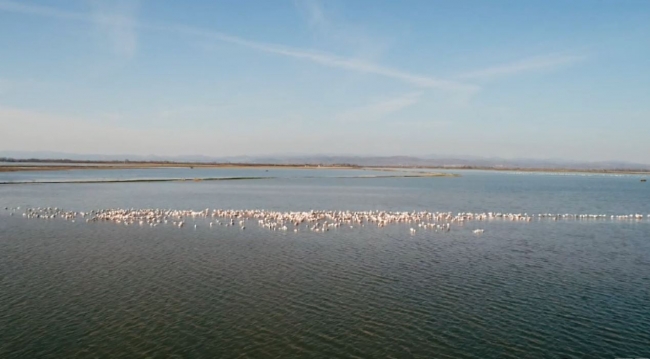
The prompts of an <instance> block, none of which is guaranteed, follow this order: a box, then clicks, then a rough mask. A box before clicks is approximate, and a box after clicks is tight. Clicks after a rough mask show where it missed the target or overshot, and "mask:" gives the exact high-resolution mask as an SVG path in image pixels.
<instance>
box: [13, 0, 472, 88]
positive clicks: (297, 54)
mask: <svg viewBox="0 0 650 359" xmlns="http://www.w3.org/2000/svg"><path fill="white" fill-rule="evenodd" d="M0 11H7V12H14V13H21V14H29V15H38V16H44V17H52V18H59V19H69V20H80V21H86V22H97V21H99V22H101V23H105V24H109V25H110V24H113V25H115V24H116V23H117V25H119V26H122V25H123V24H124V23H127V24H129V26H132V27H134V28H135V27H137V28H143V29H148V30H155V31H172V32H176V33H181V34H186V35H194V36H202V37H206V38H210V39H214V40H218V41H222V42H228V43H231V44H236V45H239V46H243V47H247V48H250V49H253V50H257V51H261V52H266V53H270V54H276V55H281V56H286V57H291V58H295V59H302V60H306V61H310V62H313V63H316V64H319V65H322V66H327V67H333V68H339V69H345V70H350V71H356V72H361V73H368V74H374V75H379V76H383V77H387V78H392V79H394V80H398V81H401V82H404V83H408V84H411V85H413V86H417V87H421V88H434V89H441V90H446V91H459V92H470V93H473V92H475V91H477V90H478V89H479V88H478V86H475V85H470V84H464V83H461V82H457V81H451V80H444V79H437V78H434V77H430V76H425V75H419V74H412V73H409V72H406V71H402V70H398V69H393V68H389V67H384V66H381V65H377V64H374V63H370V62H366V61H362V60H358V59H354V58H345V57H341V56H336V55H333V54H328V53H322V52H314V51H310V50H303V49H296V48H290V47H285V46H280V45H277V44H270V43H263V42H257V41H252V40H248V39H244V38H241V37H238V36H233V35H229V34H226V33H222V32H217V31H208V30H203V29H199V28H195V27H190V26H184V25H150V24H143V23H137V22H135V21H133V20H129V19H128V18H124V17H122V16H115V15H110V16H100V17H97V16H92V14H81V13H74V12H67V11H64V10H59V9H54V8H50V7H45V6H34V5H24V4H20V3H16V2H12V1H0ZM116 19H117V20H116Z"/></svg>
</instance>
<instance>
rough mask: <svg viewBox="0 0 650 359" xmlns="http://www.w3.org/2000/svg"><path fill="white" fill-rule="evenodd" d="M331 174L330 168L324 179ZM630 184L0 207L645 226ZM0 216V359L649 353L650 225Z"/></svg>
mask: <svg viewBox="0 0 650 359" xmlns="http://www.w3.org/2000/svg"><path fill="white" fill-rule="evenodd" d="M324 172H326V171H324ZM649 192H650V190H649V187H648V186H647V185H643V184H641V183H639V181H638V179H635V178H626V177H559V176H516V175H511V174H506V173H481V172H464V173H463V176H462V177H460V178H408V179H398V178H386V179H341V178H316V179H313V178H312V179H306V178H282V179H276V180H269V181H246V182H211V183H202V182H197V183H191V182H190V183H154V184H84V185H79V184H77V185H73V184H64V185H47V184H43V185H29V186H12V185H9V186H0V206H1V207H2V209H4V207H5V206H7V207H16V206H21V207H23V208H25V207H26V206H53V207H60V208H66V209H71V210H80V211H82V210H92V209H98V208H131V207H133V208H179V209H197V210H201V209H204V208H234V209H245V208H258V209H267V210H280V211H297V210H306V211H308V210H310V209H324V210H327V209H331V210H336V209H344V210H372V209H381V210H391V211H410V210H430V211H454V212H458V211H474V212H479V211H503V212H515V213H518V212H522V213H524V212H527V213H549V212H550V213H595V214H596V213H603V214H622V213H644V214H648V213H650V205H649V204H648V202H647V198H650V193H649ZM2 213H3V214H0V357H2V358H12V357H16V358H22V357H29V358H33V357H52V358H61V357H66V358H67V357H83V358H85V357H89V356H98V357H120V356H121V357H144V356H152V357H157V356H161V357H168V356H178V357H240V356H241V357H352V356H356V357H362V358H364V357H365V358H376V357H396V358H398V357H416V358H432V357H449V358H452V357H453V358H485V357H510V358H540V357H562V358H571V357H574V358H584V357H604V358H615V357H644V356H645V357H647V356H650V352H649V351H648V350H649V349H648V345H647V343H650V314H649V313H648V311H647V303H649V302H650V289H649V288H650V241H648V238H650V223H649V222H648V221H639V222H623V223H619V222H612V221H607V222H598V221H559V222H553V221H533V222H530V223H525V224H522V223H510V222H486V223H481V224H480V227H481V228H485V229H486V231H485V233H484V234H482V235H481V236H476V235H474V234H473V233H472V231H471V229H473V228H476V227H475V226H474V225H473V224H468V225H467V227H466V228H464V229H462V230H461V229H459V230H453V231H451V232H448V233H447V232H445V233H442V232H423V231H418V233H417V234H415V235H409V234H408V231H407V230H405V228H404V227H403V226H399V225H396V226H390V227H386V228H381V229H379V228H374V227H373V228H364V229H363V230H361V229H356V230H355V229H347V230H345V231H336V230H333V231H329V232H327V233H313V232H307V231H305V232H299V233H293V232H280V231H268V230H263V229H261V228H258V227H254V226H253V227H251V228H247V229H246V230H245V231H242V230H240V229H239V228H238V227H237V226H234V227H219V228H209V227H208V226H200V227H199V228H197V229H196V230H194V229H193V228H191V227H189V228H182V229H179V228H172V227H156V228H151V227H139V226H136V227H133V226H129V227H125V226H115V225H113V224H109V223H95V224H87V223H81V222H76V223H72V222H67V221H36V220H28V219H24V218H22V217H17V216H9V215H7V214H6V211H4V212H2Z"/></svg>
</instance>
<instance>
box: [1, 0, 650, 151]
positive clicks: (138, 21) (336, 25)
mask: <svg viewBox="0 0 650 359" xmlns="http://www.w3.org/2000/svg"><path fill="white" fill-rule="evenodd" d="M648 19H650V1H645V0H638V1H632V0H617V1H614V0H611V1H597V0H589V1H587V0H585V1H579V0H573V1H532V0H530V1H515V0H512V1H497V0H495V1H433V0H427V1H399V2H398V1H387V0H374V1H361V0H358V1H342V0H331V1H330V0H328V1H318V0H295V1H291V0H286V1H281V0H277V1H252V0H251V1H207V0H205V1H203V0H201V1H199V0H194V1H183V2H173V3H172V2H162V1H153V0H148V1H147V0H141V1H137V0H123V1H119V0H118V1H108V0H70V1H5V0H0V49H2V50H1V51H0V151H1V150H5V151H9V150H11V151H59V152H73V153H93V154H138V155H147V154H156V155H170V156H171V155H191V154H202V155H208V156H234V155H265V154H269V155H275V154H355V155H416V156H427V155H433V154H436V155H449V156H454V155H470V156H485V157H491V156H497V157H505V158H566V159H575V160H589V161H599V160H627V161H634V162H642V163H650V155H648V154H650V21H649V20H648Z"/></svg>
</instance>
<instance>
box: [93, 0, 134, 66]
mask: <svg viewBox="0 0 650 359" xmlns="http://www.w3.org/2000/svg"><path fill="white" fill-rule="evenodd" d="M92 5H93V6H92V14H91V16H92V18H93V22H94V23H95V24H96V25H97V26H98V27H99V29H100V30H101V31H102V32H103V33H105V34H106V35H107V37H108V39H109V41H110V42H111V43H112V45H113V49H114V51H115V52H116V53H117V54H119V55H121V56H124V57H127V58H131V57H133V56H134V55H135V53H136V50H137V44H138V39H137V32H136V26H137V20H136V13H137V8H138V1H134V0H129V1H126V0H120V1H117V2H110V3H108V2H105V1H95V2H93V3H92Z"/></svg>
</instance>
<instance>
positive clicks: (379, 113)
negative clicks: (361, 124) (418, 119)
mask: <svg viewBox="0 0 650 359" xmlns="http://www.w3.org/2000/svg"><path fill="white" fill-rule="evenodd" d="M421 96H422V93H421V92H412V93H407V94H404V95H401V96H398V97H394V98H390V99H387V100H383V101H380V102H376V103H373V104H370V105H365V106H361V107H358V108H355V109H352V110H349V111H346V112H343V113H341V114H338V115H336V116H335V118H336V120H338V121H375V120H379V119H381V118H383V117H384V116H387V115H389V114H391V113H394V112H397V111H400V110H402V109H404V108H407V107H410V106H413V105H415V104H416V103H418V102H419V101H420V97H421Z"/></svg>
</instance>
